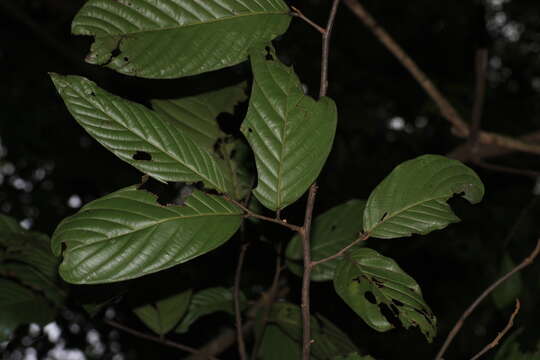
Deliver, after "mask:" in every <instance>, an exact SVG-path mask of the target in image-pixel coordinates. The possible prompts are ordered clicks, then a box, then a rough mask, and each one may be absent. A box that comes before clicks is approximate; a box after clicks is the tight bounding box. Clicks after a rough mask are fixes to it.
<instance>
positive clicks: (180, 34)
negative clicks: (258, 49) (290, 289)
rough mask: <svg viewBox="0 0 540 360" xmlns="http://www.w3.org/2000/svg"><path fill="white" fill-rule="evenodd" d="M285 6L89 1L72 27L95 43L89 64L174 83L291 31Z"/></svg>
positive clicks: (191, 0) (216, 0)
mask: <svg viewBox="0 0 540 360" xmlns="http://www.w3.org/2000/svg"><path fill="white" fill-rule="evenodd" d="M289 12H290V10H289V8H288V7H287V5H286V4H285V3H284V2H283V1H282V0H257V1H243V0H205V1H199V0H183V1H177V0H176V1H175V0H119V1H110V0H89V1H87V2H86V4H85V5H84V6H83V7H82V9H81V10H80V11H79V13H78V14H77V16H76V17H75V19H74V20H73V24H72V32H73V34H75V35H91V36H94V37H95V41H94V43H93V44H92V48H91V51H90V54H89V55H88V56H87V57H86V61H87V62H89V63H91V64H97V65H105V66H107V67H109V68H111V69H114V70H116V71H118V72H120V73H122V74H126V75H132V76H139V77H145V78H160V79H164V78H175V77H182V76H187V75H194V74H199V73H202V72H207V71H212V70H217V69H221V68H224V67H227V66H231V65H235V64H238V63H240V62H242V61H244V60H246V58H247V51H248V49H249V48H250V47H251V46H253V45H254V44H256V43H260V42H266V41H269V40H272V39H273V38H275V37H276V36H278V35H281V34H283V33H284V32H285V31H286V30H287V27H288V26H289V21H290V16H289Z"/></svg>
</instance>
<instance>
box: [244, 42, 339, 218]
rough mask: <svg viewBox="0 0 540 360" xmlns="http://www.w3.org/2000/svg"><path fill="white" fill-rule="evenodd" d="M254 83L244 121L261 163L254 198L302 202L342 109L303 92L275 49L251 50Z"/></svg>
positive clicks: (275, 204) (276, 203) (268, 202)
mask: <svg viewBox="0 0 540 360" xmlns="http://www.w3.org/2000/svg"><path fill="white" fill-rule="evenodd" d="M250 60H251V66H252V69H253V75H254V81H253V89H252V92H251V97H250V102H249V108H248V113H247V116H246V119H245V120H244V122H243V123H242V127H241V130H242V133H243V134H244V135H245V136H246V138H247V140H248V142H249V144H250V145H251V148H252V149H253V152H254V154H255V162H256V165H257V176H258V183H257V187H256V188H255V190H254V191H253V194H254V195H255V197H256V198H257V199H258V200H259V201H260V202H261V203H262V204H263V205H264V206H266V207H267V208H269V209H271V210H278V209H282V208H284V207H286V206H287V205H289V204H291V203H293V202H295V201H296V200H298V198H299V197H300V196H302V194H304V192H305V191H306V190H307V189H308V187H309V186H310V185H311V184H312V183H313V182H314V181H315V179H316V178H317V176H318V175H319V173H320V171H321V169H322V167H323V165H324V163H325V161H326V158H327V157H328V154H329V153H330V149H331V148H332V143H333V140H334V134H335V131H336V122H337V110H336V106H335V104H334V102H333V101H332V100H331V99H330V98H328V97H323V98H321V99H320V100H319V101H315V100H314V99H312V98H311V97H309V96H307V95H305V94H304V90H303V88H302V83H301V82H300V80H299V79H298V77H297V76H296V74H295V73H294V71H293V68H292V67H288V66H285V65H284V64H282V63H281V62H280V61H279V59H278V58H277V56H276V54H275V52H274V50H273V48H271V47H270V46H267V47H266V49H265V48H264V47H256V48H254V49H253V50H252V51H251V53H250Z"/></svg>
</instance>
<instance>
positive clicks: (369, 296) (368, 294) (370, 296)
mask: <svg viewBox="0 0 540 360" xmlns="http://www.w3.org/2000/svg"><path fill="white" fill-rule="evenodd" d="M364 297H365V298H366V300H367V301H369V302H370V303H371V304H376V303H377V299H376V298H375V295H373V293H372V292H371V291H366V292H365V293H364Z"/></svg>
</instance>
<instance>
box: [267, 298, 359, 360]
mask: <svg viewBox="0 0 540 360" xmlns="http://www.w3.org/2000/svg"><path fill="white" fill-rule="evenodd" d="M268 321H269V322H270V323H275V324H277V325H278V326H279V327H280V328H281V329H282V330H283V331H284V332H285V333H286V334H287V335H288V336H290V337H291V338H292V339H293V340H295V341H296V342H298V343H301V341H302V314H301V309H300V307H299V306H298V305H294V304H291V303H285V302H282V303H275V304H274V305H272V308H271V309H270V314H269V316H268ZM310 325H311V337H312V339H313V340H314V342H313V345H312V347H311V350H312V354H313V357H314V358H315V359H318V360H326V359H333V358H334V357H336V356H338V355H346V354H349V353H351V352H354V351H357V350H358V349H357V348H356V346H355V345H354V344H353V342H352V341H351V340H350V339H349V337H348V336H347V334H345V333H344V332H343V331H341V330H340V329H339V328H338V327H336V326H335V325H334V324H333V323H332V322H331V321H330V320H328V319H326V318H324V317H323V316H320V315H318V316H311V321H310Z"/></svg>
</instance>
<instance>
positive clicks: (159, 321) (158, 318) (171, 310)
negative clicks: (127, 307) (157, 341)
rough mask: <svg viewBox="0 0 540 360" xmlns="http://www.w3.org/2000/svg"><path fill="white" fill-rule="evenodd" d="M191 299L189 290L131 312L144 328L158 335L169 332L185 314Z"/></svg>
mask: <svg viewBox="0 0 540 360" xmlns="http://www.w3.org/2000/svg"><path fill="white" fill-rule="evenodd" d="M190 298H191V290H187V291H184V292H182V293H180V294H176V295H173V296H170V297H167V298H165V299H161V300H159V301H157V302H156V303H154V304H147V305H143V306H139V307H137V308H135V309H133V312H134V313H135V315H137V317H138V318H139V319H141V321H142V322H144V324H145V325H146V326H148V327H149V328H150V329H151V330H152V331H153V332H155V333H156V334H158V335H165V334H166V333H168V332H169V331H171V330H172V329H173V328H174V327H175V326H176V324H178V322H179V321H180V319H181V318H182V317H183V316H184V314H185V313H186V310H187V308H188V305H189V301H190Z"/></svg>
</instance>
